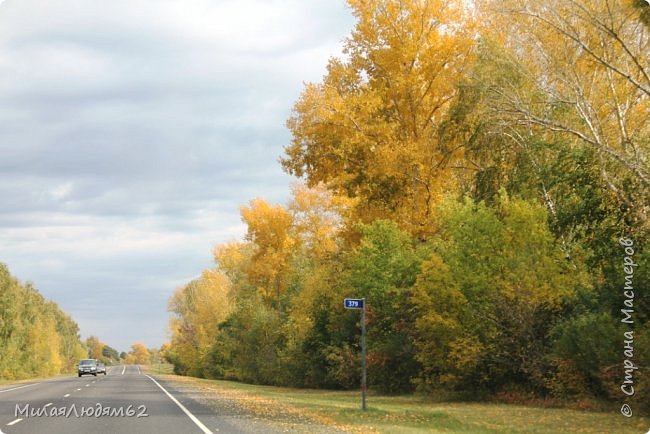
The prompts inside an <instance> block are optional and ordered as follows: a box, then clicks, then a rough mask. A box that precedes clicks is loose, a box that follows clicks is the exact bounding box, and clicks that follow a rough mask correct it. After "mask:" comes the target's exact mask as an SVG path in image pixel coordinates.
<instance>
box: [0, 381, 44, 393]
mask: <svg viewBox="0 0 650 434" xmlns="http://www.w3.org/2000/svg"><path fill="white" fill-rule="evenodd" d="M37 384H39V383H32V384H27V385H26V386H18V387H13V388H11V389H5V390H0V393H5V392H11V391H12V390H18V389H24V388H25V387H30V386H36V385H37Z"/></svg>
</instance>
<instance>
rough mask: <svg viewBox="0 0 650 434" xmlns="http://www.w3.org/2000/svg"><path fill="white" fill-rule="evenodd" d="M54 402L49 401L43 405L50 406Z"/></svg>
mask: <svg viewBox="0 0 650 434" xmlns="http://www.w3.org/2000/svg"><path fill="white" fill-rule="evenodd" d="M52 404H53V402H48V403H47V404H45V405H44V406H43V407H49V406H50V405H52Z"/></svg>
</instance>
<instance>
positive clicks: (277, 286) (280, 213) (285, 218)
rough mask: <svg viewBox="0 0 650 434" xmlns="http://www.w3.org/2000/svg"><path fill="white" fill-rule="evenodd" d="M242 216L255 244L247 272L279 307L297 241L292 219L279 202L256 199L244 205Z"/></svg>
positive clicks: (251, 280) (249, 238)
mask: <svg viewBox="0 0 650 434" xmlns="http://www.w3.org/2000/svg"><path fill="white" fill-rule="evenodd" d="M241 216H242V220H243V221H244V222H245V223H246V225H247V226H248V232H247V234H246V239H247V240H248V241H249V242H251V243H252V245H253V249H254V250H253V255H252V257H251V262H250V264H249V267H248V270H247V273H248V279H249V281H250V282H251V283H252V284H254V285H255V286H256V287H257V290H258V292H259V293H260V295H261V296H262V298H263V299H264V300H265V301H266V302H267V303H268V304H269V305H273V304H275V306H276V308H278V309H279V308H280V297H281V295H282V293H283V292H284V291H285V289H286V285H287V282H286V279H285V278H286V275H287V273H288V271H289V260H290V258H291V254H292V251H293V249H294V247H295V245H296V240H295V239H294V238H293V237H292V236H291V228H292V225H293V219H292V217H291V214H290V213H289V212H288V211H287V210H286V209H284V208H283V207H282V206H280V205H274V206H273V205H270V204H269V203H268V202H266V201H265V200H263V199H254V200H252V201H251V202H250V205H249V206H243V207H242V208H241Z"/></svg>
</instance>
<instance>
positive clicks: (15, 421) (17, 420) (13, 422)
mask: <svg viewBox="0 0 650 434" xmlns="http://www.w3.org/2000/svg"><path fill="white" fill-rule="evenodd" d="M21 420H22V419H20V418H18V419H16V420H12V421H11V422H9V423H8V424H7V426H11V425H16V424H17V423H18V422H20V421H21Z"/></svg>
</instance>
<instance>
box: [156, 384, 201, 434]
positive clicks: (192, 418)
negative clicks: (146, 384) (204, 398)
mask: <svg viewBox="0 0 650 434" xmlns="http://www.w3.org/2000/svg"><path fill="white" fill-rule="evenodd" d="M145 376H146V377H147V378H149V379H150V380H151V381H153V382H154V384H155V385H156V386H158V387H160V390H162V391H163V392H165V394H166V395H167V396H168V397H169V399H171V400H172V401H174V403H175V404H176V405H178V407H179V408H180V409H181V410H183V412H184V413H185V414H186V415H187V417H189V418H190V419H191V420H192V422H194V424H195V425H196V426H198V427H199V428H200V429H201V431H203V432H204V433H205V434H213V433H212V431H210V430H209V429H208V427H206V426H205V425H203V422H201V421H200V420H199V419H198V418H197V417H196V416H194V415H193V414H192V413H191V412H190V411H189V410H188V409H187V408H185V406H184V405H183V404H181V403H180V402H178V400H177V399H176V398H174V397H173V396H172V394H171V393H169V392H167V390H166V389H165V388H164V387H162V386H161V385H160V383H158V382H157V381H156V380H154V379H153V378H152V377H150V376H149V375H147V374H145Z"/></svg>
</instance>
